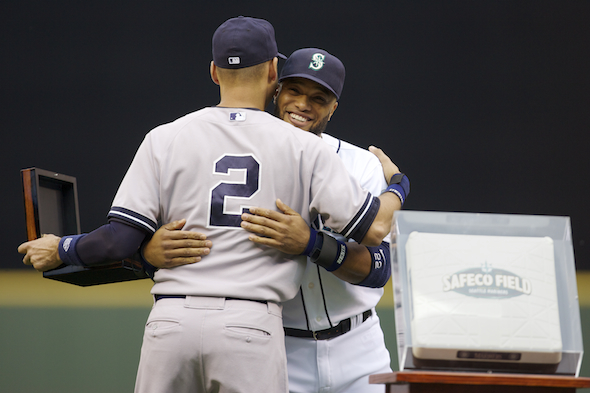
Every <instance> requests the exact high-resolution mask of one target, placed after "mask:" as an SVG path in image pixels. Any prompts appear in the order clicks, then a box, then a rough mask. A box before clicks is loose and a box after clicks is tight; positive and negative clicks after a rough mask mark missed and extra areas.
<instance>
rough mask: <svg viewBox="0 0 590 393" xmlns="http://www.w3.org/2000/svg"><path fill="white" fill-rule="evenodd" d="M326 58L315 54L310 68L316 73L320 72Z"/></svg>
mask: <svg viewBox="0 0 590 393" xmlns="http://www.w3.org/2000/svg"><path fill="white" fill-rule="evenodd" d="M325 58H326V56H324V55H322V54H321V53H314V54H313V55H312V56H311V62H310V63H309V68H311V69H312V70H314V71H318V70H320V69H321V68H322V67H323V66H324V59H325Z"/></svg>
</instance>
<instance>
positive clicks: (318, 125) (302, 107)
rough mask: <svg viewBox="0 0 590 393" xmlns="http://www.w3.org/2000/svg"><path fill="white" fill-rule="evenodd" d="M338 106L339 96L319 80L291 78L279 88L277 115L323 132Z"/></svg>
mask: <svg viewBox="0 0 590 393" xmlns="http://www.w3.org/2000/svg"><path fill="white" fill-rule="evenodd" d="M337 106H338V101H337V100H336V96H335V95H334V94H333V93H332V92H331V91H330V90H328V89H326V88H325V87H324V86H322V85H320V84H319V83H316V82H314V81H312V80H310V79H307V78H287V79H285V80H284V81H283V82H282V86H281V87H280V88H279V94H278V97H277V101H276V107H275V115H276V116H277V117H278V118H280V119H282V120H284V121H286V122H288V123H291V124H292V125H294V126H295V127H299V128H301V129H302V130H305V131H310V132H313V133H314V134H316V135H320V134H321V133H322V132H323V131H324V130H325V129H326V125H327V124H328V121H329V120H330V118H331V117H332V114H333V113H334V111H335V110H336V107H337Z"/></svg>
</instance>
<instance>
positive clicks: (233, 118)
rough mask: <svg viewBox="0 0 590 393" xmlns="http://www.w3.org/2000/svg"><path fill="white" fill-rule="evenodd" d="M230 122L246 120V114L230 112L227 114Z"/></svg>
mask: <svg viewBox="0 0 590 393" xmlns="http://www.w3.org/2000/svg"><path fill="white" fill-rule="evenodd" d="M229 120H230V121H245V120H246V112H231V113H230V114H229Z"/></svg>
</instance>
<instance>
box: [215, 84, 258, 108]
mask: <svg viewBox="0 0 590 393" xmlns="http://www.w3.org/2000/svg"><path fill="white" fill-rule="evenodd" d="M220 95H221V100H220V101H219V104H218V105H217V106H221V107H226V108H256V109H260V110H261V111H263V110H264V109H265V108H266V105H267V103H268V98H267V97H266V92H265V91H263V90H261V89H255V88H252V87H237V88H224V89H221V92H220Z"/></svg>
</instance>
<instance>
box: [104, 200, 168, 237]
mask: <svg viewBox="0 0 590 393" xmlns="http://www.w3.org/2000/svg"><path fill="white" fill-rule="evenodd" d="M108 218H109V219H111V218H115V219H118V220H121V221H124V222H126V223H127V224H129V225H131V226H133V227H136V228H140V229H143V230H144V231H145V230H147V231H148V232H149V233H154V232H156V229H157V228H158V225H157V224H156V223H155V222H154V221H152V220H150V219H149V218H147V217H145V216H142V215H141V214H139V213H136V212H134V211H132V210H129V209H125V208H123V207H117V206H113V207H111V211H110V212H109V214H108Z"/></svg>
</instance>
